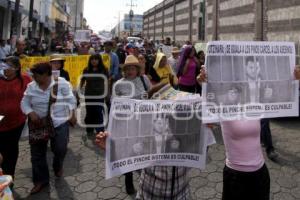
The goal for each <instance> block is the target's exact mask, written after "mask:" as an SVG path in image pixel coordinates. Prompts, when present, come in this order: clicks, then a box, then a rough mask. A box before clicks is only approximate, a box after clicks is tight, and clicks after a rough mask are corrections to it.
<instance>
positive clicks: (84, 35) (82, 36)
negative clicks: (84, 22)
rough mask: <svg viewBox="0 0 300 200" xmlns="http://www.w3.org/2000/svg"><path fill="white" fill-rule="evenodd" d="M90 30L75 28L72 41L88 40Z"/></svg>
mask: <svg viewBox="0 0 300 200" xmlns="http://www.w3.org/2000/svg"><path fill="white" fill-rule="evenodd" d="M90 40H91V31H90V30H76V32H75V36H74V41H75V42H90Z"/></svg>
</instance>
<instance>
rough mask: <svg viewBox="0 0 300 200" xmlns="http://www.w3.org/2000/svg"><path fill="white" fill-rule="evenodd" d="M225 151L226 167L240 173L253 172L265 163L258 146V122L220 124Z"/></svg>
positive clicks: (226, 122) (227, 122)
mask: <svg viewBox="0 0 300 200" xmlns="http://www.w3.org/2000/svg"><path fill="white" fill-rule="evenodd" d="M221 127H222V134H223V138H224V144H225V149H226V157H227V158H226V166H227V167H229V168H231V169H234V170H237V171H242V172H254V171H257V170H259V169H260V168H261V167H262V166H263V165H264V163H265V160H264V157H263V153H262V149H261V145H260V121H259V120H249V121H242V120H240V121H225V122H221Z"/></svg>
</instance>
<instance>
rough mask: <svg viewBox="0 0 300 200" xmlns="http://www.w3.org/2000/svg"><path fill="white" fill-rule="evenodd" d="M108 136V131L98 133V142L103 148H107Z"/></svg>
mask: <svg viewBox="0 0 300 200" xmlns="http://www.w3.org/2000/svg"><path fill="white" fill-rule="evenodd" d="M107 137H108V132H106V131H105V132H100V133H99V134H97V135H96V140H95V142H96V144H97V145H98V146H99V147H100V148H101V149H103V150H105V148H106V139H107Z"/></svg>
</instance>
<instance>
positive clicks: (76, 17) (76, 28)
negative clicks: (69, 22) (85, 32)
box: [74, 0, 78, 32]
mask: <svg viewBox="0 0 300 200" xmlns="http://www.w3.org/2000/svg"><path fill="white" fill-rule="evenodd" d="M77 17H78V0H76V16H75V28H74V29H75V32H76V30H77Z"/></svg>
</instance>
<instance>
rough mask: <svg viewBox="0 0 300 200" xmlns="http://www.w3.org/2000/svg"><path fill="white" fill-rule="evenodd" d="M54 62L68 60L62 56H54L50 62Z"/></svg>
mask: <svg viewBox="0 0 300 200" xmlns="http://www.w3.org/2000/svg"><path fill="white" fill-rule="evenodd" d="M54 61H66V59H65V58H64V56H62V55H59V54H54V55H51V56H50V62H54Z"/></svg>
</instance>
